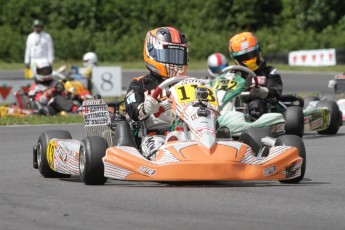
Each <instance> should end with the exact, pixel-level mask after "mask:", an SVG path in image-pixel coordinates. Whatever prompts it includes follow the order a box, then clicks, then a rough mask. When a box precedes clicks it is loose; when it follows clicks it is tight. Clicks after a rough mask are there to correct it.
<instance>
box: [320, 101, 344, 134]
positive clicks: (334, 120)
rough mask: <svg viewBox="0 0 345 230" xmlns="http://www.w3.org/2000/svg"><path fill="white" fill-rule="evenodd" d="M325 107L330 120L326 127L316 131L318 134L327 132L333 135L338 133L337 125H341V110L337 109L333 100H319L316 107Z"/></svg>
mask: <svg viewBox="0 0 345 230" xmlns="http://www.w3.org/2000/svg"><path fill="white" fill-rule="evenodd" d="M321 107H327V108H328V110H329V112H330V114H331V116H330V117H331V120H330V123H329V126H328V127H327V129H324V130H320V131H317V132H318V133H319V134H328V135H334V134H337V133H338V130H339V127H340V125H341V123H340V120H341V119H342V118H341V112H340V110H339V106H338V104H337V103H336V102H335V101H327V100H325V101H320V102H319V103H317V105H316V108H321Z"/></svg>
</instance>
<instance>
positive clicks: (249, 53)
mask: <svg viewBox="0 0 345 230" xmlns="http://www.w3.org/2000/svg"><path fill="white" fill-rule="evenodd" d="M229 51H230V56H231V57H232V59H233V60H234V62H235V63H236V64H238V65H242V66H245V67H247V68H249V69H251V70H256V69H258V68H259V67H260V66H261V65H262V63H263V62H264V59H263V58H262V52H261V48H260V45H259V42H258V40H257V38H256V37H255V36H254V35H253V34H252V33H250V32H243V33H239V34H236V35H235V36H233V37H232V38H230V42H229Z"/></svg>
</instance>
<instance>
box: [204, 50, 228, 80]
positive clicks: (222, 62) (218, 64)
mask: <svg viewBox="0 0 345 230" xmlns="http://www.w3.org/2000/svg"><path fill="white" fill-rule="evenodd" d="M228 65H229V62H228V59H227V58H226V57H225V55H224V54H222V53H214V54H211V55H210V56H208V58H207V67H208V68H207V71H208V73H209V74H210V75H211V77H217V76H218V75H219V73H220V72H221V71H222V70H223V69H224V68H225V67H227V66H228Z"/></svg>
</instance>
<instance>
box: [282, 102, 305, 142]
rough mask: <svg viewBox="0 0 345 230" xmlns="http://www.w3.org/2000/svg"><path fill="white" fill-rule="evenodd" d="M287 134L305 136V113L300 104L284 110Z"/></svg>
mask: <svg viewBox="0 0 345 230" xmlns="http://www.w3.org/2000/svg"><path fill="white" fill-rule="evenodd" d="M284 119H285V134H291V135H297V136H299V137H303V134H304V115H303V109H302V108H301V107H299V106H291V107H287V109H286V111H285V112H284Z"/></svg>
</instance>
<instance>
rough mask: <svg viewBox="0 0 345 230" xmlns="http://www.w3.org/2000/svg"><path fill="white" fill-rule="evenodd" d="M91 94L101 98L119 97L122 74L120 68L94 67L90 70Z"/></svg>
mask: <svg viewBox="0 0 345 230" xmlns="http://www.w3.org/2000/svg"><path fill="white" fill-rule="evenodd" d="M92 85H93V92H92V93H93V94H96V93H98V94H100V95H101V96H103V97H117V96H121V91H122V72H121V67H120V66H112V67H107V66H96V67H94V68H93V69H92Z"/></svg>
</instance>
